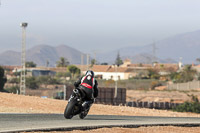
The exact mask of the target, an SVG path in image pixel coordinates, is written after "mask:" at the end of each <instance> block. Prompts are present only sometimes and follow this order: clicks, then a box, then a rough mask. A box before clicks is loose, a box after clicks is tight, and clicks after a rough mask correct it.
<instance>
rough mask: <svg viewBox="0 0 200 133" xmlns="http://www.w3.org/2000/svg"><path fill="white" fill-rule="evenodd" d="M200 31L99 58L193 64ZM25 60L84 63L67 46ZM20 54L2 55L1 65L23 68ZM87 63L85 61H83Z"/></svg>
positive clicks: (42, 48) (31, 52) (30, 53)
mask: <svg viewBox="0 0 200 133" xmlns="http://www.w3.org/2000/svg"><path fill="white" fill-rule="evenodd" d="M199 51H200V30H198V31H194V32H188V33H184V34H179V35H176V36H172V37H169V38H167V39H164V40H161V41H157V42H154V43H152V44H148V45H144V46H130V47H123V48H120V49H115V50H113V51H110V52H105V53H99V54H97V55H96V57H97V61H99V62H100V63H103V62H108V63H109V64H113V63H114V61H115V59H116V57H117V53H118V52H119V54H120V56H121V58H122V59H127V58H129V59H131V61H132V63H152V61H158V62H161V63H176V62H178V61H179V60H180V58H181V59H182V61H183V63H194V62H195V60H196V59H197V58H200V52H199ZM26 53H27V55H26V60H27V61H33V62H35V63H36V64H37V65H38V66H46V62H47V60H48V62H49V65H50V66H55V64H56V62H57V61H58V60H59V58H60V57H65V58H67V59H68V61H69V62H70V63H71V64H81V54H83V53H82V52H81V51H79V50H76V49H74V48H71V47H69V46H67V45H59V46H56V47H53V46H49V45H37V46H35V47H33V48H31V49H28V50H27V52H26ZM20 58H21V54H20V52H16V51H5V52H3V53H0V65H20V64H21V63H20V62H21V59H20ZM84 64H86V59H85V60H84Z"/></svg>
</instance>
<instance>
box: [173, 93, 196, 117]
mask: <svg viewBox="0 0 200 133" xmlns="http://www.w3.org/2000/svg"><path fill="white" fill-rule="evenodd" d="M189 96H191V98H192V102H184V103H183V104H181V105H179V106H177V107H175V108H173V110H174V111H177V112H193V113H200V102H199V99H198V98H197V96H194V95H189Z"/></svg>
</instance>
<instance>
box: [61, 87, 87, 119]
mask: <svg viewBox="0 0 200 133" xmlns="http://www.w3.org/2000/svg"><path fill="white" fill-rule="evenodd" d="M84 97H85V93H84V91H83V90H81V89H79V88H75V89H74V90H73V93H72V94H71V96H70V98H69V100H68V104H67V106H66V108H65V111H64V117H65V118H66V119H71V118H72V117H73V116H75V115H78V114H79V118H80V119H84V118H85V117H86V116H87V114H88V112H89V110H90V106H89V107H88V108H84V107H83V104H84V102H85V100H84Z"/></svg>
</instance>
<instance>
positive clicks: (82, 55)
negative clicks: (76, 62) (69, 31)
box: [81, 54, 84, 75]
mask: <svg viewBox="0 0 200 133" xmlns="http://www.w3.org/2000/svg"><path fill="white" fill-rule="evenodd" d="M83 64H84V54H81V75H82V74H83V69H84V68H83Z"/></svg>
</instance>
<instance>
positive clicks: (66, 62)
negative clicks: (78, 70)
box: [56, 57, 69, 67]
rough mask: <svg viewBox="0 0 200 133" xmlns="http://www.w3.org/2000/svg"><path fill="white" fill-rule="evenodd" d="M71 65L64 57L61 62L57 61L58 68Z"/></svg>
mask: <svg viewBox="0 0 200 133" xmlns="http://www.w3.org/2000/svg"><path fill="white" fill-rule="evenodd" d="M68 65H69V61H68V60H67V59H66V58H64V57H60V60H59V61H57V65H56V66H57V67H67V66H68Z"/></svg>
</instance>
